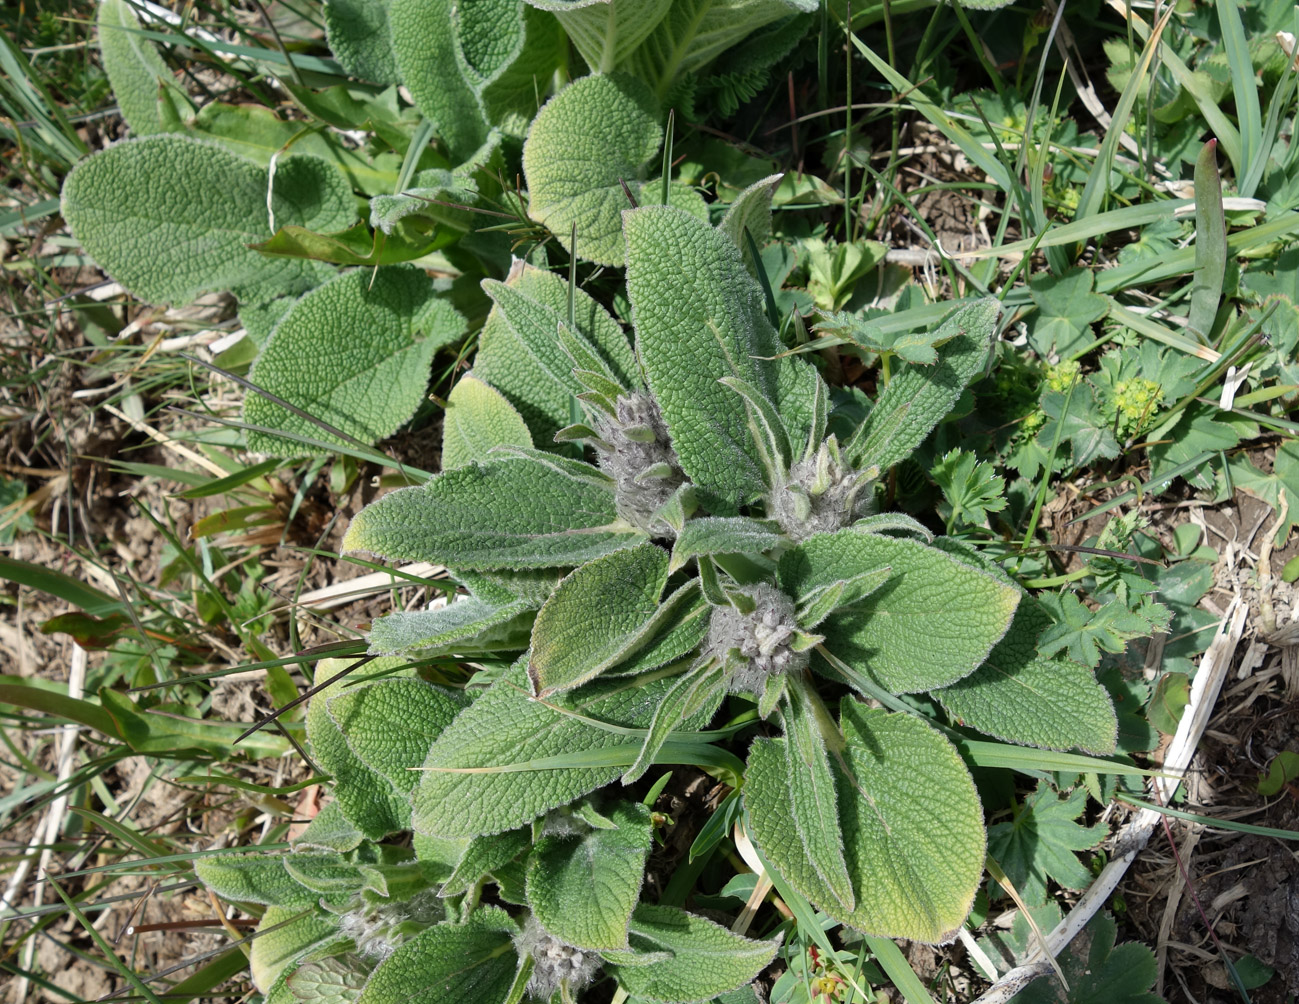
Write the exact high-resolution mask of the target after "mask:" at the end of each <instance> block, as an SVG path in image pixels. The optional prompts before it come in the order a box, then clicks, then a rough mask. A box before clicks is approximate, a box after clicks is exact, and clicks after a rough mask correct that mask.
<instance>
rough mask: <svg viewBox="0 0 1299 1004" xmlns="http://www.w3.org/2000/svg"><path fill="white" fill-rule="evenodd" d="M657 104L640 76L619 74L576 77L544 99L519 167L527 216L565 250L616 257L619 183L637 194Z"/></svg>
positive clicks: (651, 150)
mask: <svg viewBox="0 0 1299 1004" xmlns="http://www.w3.org/2000/svg"><path fill="white" fill-rule="evenodd" d="M659 115H660V111H659V106H658V102H657V101H655V99H654V96H653V95H652V94H651V93H650V92H649V90H648V89H647V88H646V87H645V85H644V84H643V83H641V81H639V80H637V79H635V78H634V77H630V76H627V75H626V74H622V73H612V74H604V75H599V76H590V77H582V78H581V79H579V80H575V81H574V82H573V83H571V84H569V85H568V86H567V87H565V88H564V89H563V90H562V91H560V92H559V93H558V94H556V95H555V96H554V97H553V98H551V99H550V100H549V101H547V102H546V104H545V106H544V107H543V108H542V109H541V111H540V112H538V113H537V117H536V118H535V119H534V120H533V122H532V128H531V129H529V130H528V139H527V142H526V143H525V144H524V146H523V173H524V176H525V177H526V179H527V184H528V196H529V204H528V215H529V216H530V217H532V219H534V220H536V221H537V222H538V223H541V224H543V225H544V226H546V227H547V228H549V230H550V232H551V233H553V234H554V235H555V237H556V239H557V240H558V241H559V243H560V244H562V245H563V246H564V248H565V250H567V251H569V252H570V253H571V252H572V251H573V249H572V248H571V247H570V246H569V244H570V239H571V236H572V229H573V227H574V226H576V227H577V250H576V253H577V254H578V255H579V256H580V257H582V258H585V259H586V260H588V261H593V262H596V263H597V264H600V265H614V266H621V265H622V264H623V242H622V217H621V214H622V211H623V210H624V209H627V208H629V205H628V202H627V196H626V193H624V191H623V183H626V185H627V187H628V188H629V189H630V190H631V192H632V193H633V195H636V194H639V192H640V182H642V181H643V180H645V177H646V165H647V163H648V162H649V161H650V159H651V158H653V157H654V155H655V154H656V153H657V152H658V149H659V145H660V144H661V143H662V142H663V129H662V127H661V126H660V125H659Z"/></svg>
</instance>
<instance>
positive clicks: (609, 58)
mask: <svg viewBox="0 0 1299 1004" xmlns="http://www.w3.org/2000/svg"><path fill="white" fill-rule="evenodd" d="M527 2H528V3H529V4H531V5H532V6H533V7H537V8H539V9H541V10H544V11H550V12H551V13H553V14H554V15H555V17H556V19H557V20H558V21H559V23H560V24H561V25H562V26H563V28H564V33H565V34H566V35H567V36H568V37H569V38H570V39H571V40H572V42H573V45H574V46H576V48H577V51H578V52H579V53H581V54H582V58H583V59H584V60H586V65H587V66H589V67H591V70H592V72H593V73H607V72H608V71H610V70H612V69H613V68H614V67H615V66H617V65H618V64H620V63H622V62H623V61H625V60H626V59H627V57H628V56H630V55H631V53H632V52H633V51H634V50H635V49H636V47H637V46H638V45H640V44H641V43H642V42H643V41H645V39H646V37H647V36H648V35H649V34H650V32H652V31H653V30H654V28H655V26H656V25H657V24H658V23H659V21H660V20H661V19H662V18H663V15H664V14H666V13H667V11H668V8H669V7H671V6H672V0H527Z"/></svg>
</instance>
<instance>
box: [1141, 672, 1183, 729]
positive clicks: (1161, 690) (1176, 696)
mask: <svg viewBox="0 0 1299 1004" xmlns="http://www.w3.org/2000/svg"><path fill="white" fill-rule="evenodd" d="M1190 699H1191V678H1190V677H1189V676H1187V675H1186V674H1185V673H1165V674H1164V675H1163V676H1161V677H1160V678H1159V682H1158V683H1156V684H1155V686H1154V689H1153V690H1152V691H1151V692H1150V704H1149V705H1148V706H1147V707H1146V719H1147V720H1148V721H1149V722H1150V724H1151V725H1153V726H1154V727H1155V728H1157V729H1158V730H1159V731H1160V732H1162V733H1164V734H1165V735H1169V736H1171V735H1173V733H1175V732H1176V731H1177V725H1178V723H1179V722H1180V721H1181V720H1182V712H1183V711H1185V710H1186V705H1187V704H1188V703H1190Z"/></svg>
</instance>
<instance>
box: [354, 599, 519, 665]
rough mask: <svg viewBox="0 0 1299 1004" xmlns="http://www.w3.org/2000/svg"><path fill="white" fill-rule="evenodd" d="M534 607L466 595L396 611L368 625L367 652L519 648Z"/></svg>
mask: <svg viewBox="0 0 1299 1004" xmlns="http://www.w3.org/2000/svg"><path fill="white" fill-rule="evenodd" d="M535 609H536V604H534V603H531V602H529V601H527V600H512V601H509V602H506V603H502V604H495V603H488V602H486V601H484V600H480V599H477V598H474V597H465V598H463V599H459V600H457V601H456V602H454V603H448V604H447V605H446V606H444V607H439V608H438V609H436V610H414V611H403V610H397V611H394V612H393V613H390V614H388V615H387V616H385V617H380V618H379V619H378V620H376V621H375V622H374V624H373V625H372V626H371V628H370V651H371V652H372V653H380V654H383V655H392V654H398V653H400V654H403V655H418V656H420V657H421V658H429V657H431V656H434V655H445V654H447V653H450V652H456V653H460V654H462V655H464V654H470V653H476V652H483V651H488V652H490V651H499V650H500V649H502V648H513V649H515V650H518V649H520V648H523V647H524V646H526V645H527V643H528V634H529V630H530V628H531V625H530V624H529V623H528V620H529V618H528V617H527V614H528V613H529V612H530V611H532V610H535Z"/></svg>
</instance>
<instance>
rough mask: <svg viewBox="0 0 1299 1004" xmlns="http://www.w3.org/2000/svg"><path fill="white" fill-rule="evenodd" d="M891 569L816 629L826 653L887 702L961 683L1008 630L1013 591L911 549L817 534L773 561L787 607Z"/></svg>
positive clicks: (847, 534) (891, 541)
mask: <svg viewBox="0 0 1299 1004" xmlns="http://www.w3.org/2000/svg"><path fill="white" fill-rule="evenodd" d="M885 567H888V568H891V569H892V570H893V574H892V576H891V577H890V578H889V580H888V581H887V582H886V583H884V585H882V586H880V587H879V588H877V589H874V590H873V591H872V592H870V594H869V595H867V596H865V597H864V598H861V599H859V600H857V601H856V602H853V603H852V605H850V606H845V607H843V608H841V609H840V610H838V611H836V612H835V613H834V614H832V615H830V617H829V618H828V619H827V620H826V621H825V622H824V623H823V624H822V625H821V626H820V627H819V628H818V630H819V631H820V632H821V633H823V634H824V635H825V637H826V642H825V644H826V647H827V648H828V649H829V650H830V651H831V652H833V653H834V654H835V655H836V656H838V657H839V658H840V659H842V660H844V661H845V662H847V663H850V664H852V665H853V666H855V667H857V668H859V669H864V670H865V671H867V672H869V673H870V675H871V676H872V677H874V678H875V679H876V680H877V681H878V682H879V683H880V684H882V685H883V686H884V687H886V688H888V689H889V690H891V691H893V692H894V693H912V692H915V691H920V690H930V689H932V688H934V687H942V686H946V685H947V684H949V683H954V682H955V681H956V680H959V679H961V678H962V677H965V676H969V675H970V673H972V672H973V671H974V670H975V669H976V668H977V667H978V666H979V665H980V664H981V663H982V662H983V660H984V659H985V658H987V656H988V653H989V652H990V651H991V650H992V646H993V645H995V644H996V643H997V642H998V641H999V640H1000V639H1001V636H1002V635H1003V634H1005V632H1006V628H1007V627H1009V625H1010V621H1011V617H1012V616H1013V615H1014V612H1015V606H1016V604H1017V603H1018V602H1019V590H1017V589H1016V588H1015V587H1014V586H1012V585H1009V584H1008V583H1005V582H1000V581H998V580H996V579H994V578H993V577H992V576H990V575H987V574H985V573H983V572H980V571H977V570H976V569H974V568H971V567H970V566H969V565H967V564H964V563H962V562H960V561H958V560H956V559H955V558H953V557H951V556H950V555H947V554H944V553H943V552H942V551H940V550H938V549H937V548H933V547H927V546H925V545H924V544H921V543H919V542H918V541H914V540H904V539H901V538H897V537H884V536H881V535H878V534H868V533H859V532H857V531H856V530H853V529H847V530H840V531H838V532H837V533H827V534H819V535H817V536H815V537H812V538H810V539H808V540H806V541H804V542H803V543H802V544H800V545H798V546H797V547H794V548H791V549H790V550H789V551H787V552H786V553H785V554H784V555H783V556H782V557H781V559H780V566H779V575H780V582H781V586H782V588H783V589H784V590H785V591H786V592H787V593H789V594H790V595H791V596H793V597H794V598H795V599H796V600H802V599H803V598H805V597H807V596H809V595H810V594H812V593H814V592H815V591H816V590H817V589H819V588H824V587H825V586H828V585H831V584H833V583H835V582H837V581H839V580H852V578H853V577H854V576H857V575H860V574H861V573H862V572H868V571H874V570H877V569H881V568H885Z"/></svg>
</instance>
